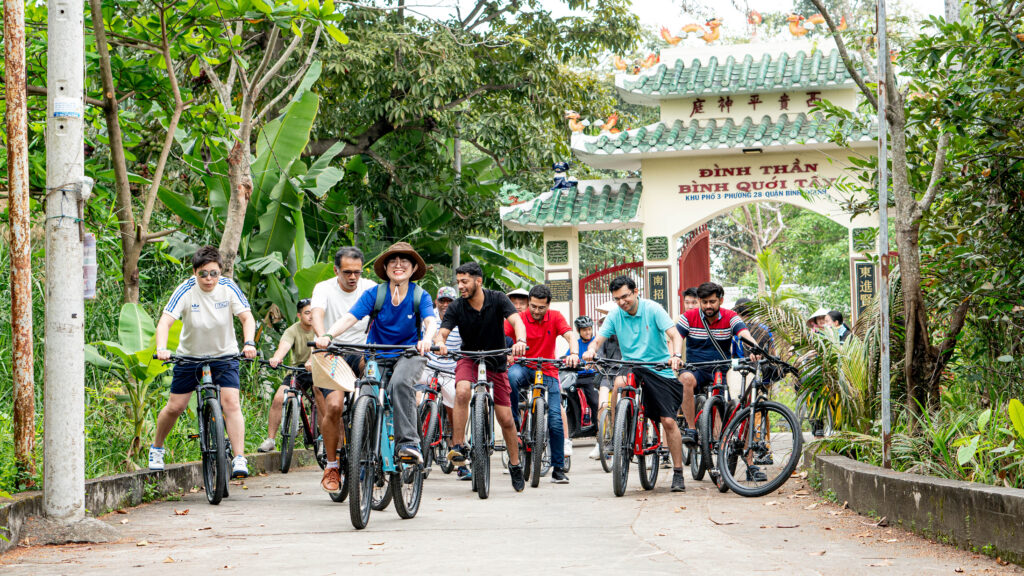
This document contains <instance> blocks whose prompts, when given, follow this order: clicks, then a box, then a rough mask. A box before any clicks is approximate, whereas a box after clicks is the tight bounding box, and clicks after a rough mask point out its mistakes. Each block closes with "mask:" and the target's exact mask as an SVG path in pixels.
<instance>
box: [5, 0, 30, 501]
mask: <svg viewBox="0 0 1024 576" xmlns="http://www.w3.org/2000/svg"><path fill="white" fill-rule="evenodd" d="M4 70H5V78H6V88H7V111H6V113H5V115H4V121H5V122H6V123H7V184H8V200H9V203H10V221H11V332H12V336H13V340H14V342H13V343H14V354H13V356H14V358H13V360H14V362H13V365H14V370H13V376H14V457H15V459H16V460H17V467H18V474H19V476H20V478H19V479H18V484H20V485H24V486H32V485H33V484H34V482H33V480H32V477H33V476H35V474H36V463H35V456H34V452H35V446H36V385H35V376H34V374H33V360H32V247H31V238H30V230H31V220H30V219H31V216H30V212H29V201H28V111H27V108H26V98H27V94H26V88H25V2H24V0H7V1H6V2H4Z"/></svg>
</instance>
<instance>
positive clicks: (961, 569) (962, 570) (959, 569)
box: [953, 568, 964, 574]
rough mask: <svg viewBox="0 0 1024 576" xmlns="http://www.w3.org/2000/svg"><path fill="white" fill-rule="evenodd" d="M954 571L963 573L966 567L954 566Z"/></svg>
mask: <svg viewBox="0 0 1024 576" xmlns="http://www.w3.org/2000/svg"><path fill="white" fill-rule="evenodd" d="M953 572H956V573H957V574H963V573H964V569H963V568H954V569H953Z"/></svg>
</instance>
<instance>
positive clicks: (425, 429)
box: [417, 368, 455, 478]
mask: <svg viewBox="0 0 1024 576" xmlns="http://www.w3.org/2000/svg"><path fill="white" fill-rule="evenodd" d="M432 370H433V374H432V375H431V377H430V382H429V383H428V384H427V390H426V392H424V394H423V400H422V401H421V402H420V405H419V408H418V410H417V414H418V415H419V420H418V421H419V424H420V451H421V452H422V453H423V477H424V478H429V477H430V470H431V468H432V467H433V463H434V461H437V463H438V465H439V466H440V467H441V471H442V472H444V473H445V474H451V472H452V470H454V469H455V466H454V465H452V463H451V462H449V461H448V451H449V450H450V449H451V444H452V425H451V422H449V421H448V411H447V410H445V408H444V404H443V403H442V402H441V384H440V382H438V375H439V374H447V375H449V376H451V377H452V378H454V377H455V374H454V373H452V372H448V371H445V370H441V369H439V368H432Z"/></svg>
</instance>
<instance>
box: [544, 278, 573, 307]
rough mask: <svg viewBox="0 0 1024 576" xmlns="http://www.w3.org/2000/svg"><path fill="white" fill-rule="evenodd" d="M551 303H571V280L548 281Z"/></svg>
mask: <svg viewBox="0 0 1024 576" xmlns="http://www.w3.org/2000/svg"><path fill="white" fill-rule="evenodd" d="M547 284H548V288H549V289H550V290H551V301H552V302H572V280H569V279H563V280H548V282H547Z"/></svg>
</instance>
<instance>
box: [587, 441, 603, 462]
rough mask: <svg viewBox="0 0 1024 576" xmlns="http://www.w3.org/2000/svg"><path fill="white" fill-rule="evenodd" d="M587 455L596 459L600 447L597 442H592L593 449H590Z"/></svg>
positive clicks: (599, 455) (599, 453)
mask: <svg viewBox="0 0 1024 576" xmlns="http://www.w3.org/2000/svg"><path fill="white" fill-rule="evenodd" d="M587 457H588V458H590V459H591V460H597V459H598V458H600V457H601V447H600V446H598V445H597V444H594V449H593V450H591V451H590V454H589V455H588V456H587Z"/></svg>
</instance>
